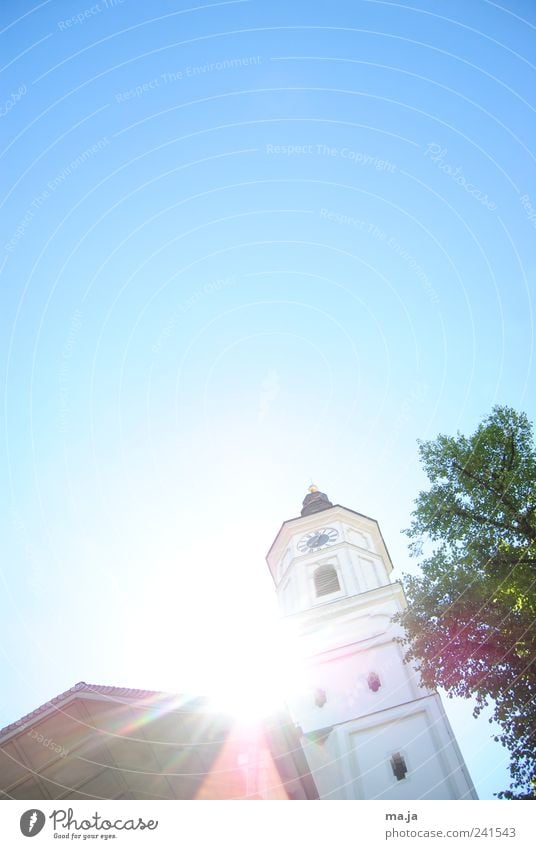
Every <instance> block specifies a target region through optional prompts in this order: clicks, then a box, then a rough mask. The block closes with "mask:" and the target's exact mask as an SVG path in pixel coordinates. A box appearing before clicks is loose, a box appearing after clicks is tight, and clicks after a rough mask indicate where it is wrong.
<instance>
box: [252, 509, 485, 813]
mask: <svg viewBox="0 0 536 849" xmlns="http://www.w3.org/2000/svg"><path fill="white" fill-rule="evenodd" d="M320 495H321V494H320ZM323 498H324V499H325V503H326V504H327V505H329V504H330V503H329V502H328V501H327V498H326V497H325V496H323ZM304 503H305V502H304ZM317 509H318V508H317ZM267 561H268V565H269V567H270V571H271V573H272V576H273V578H274V581H275V585H276V590H277V594H278V601H279V605H280V609H281V612H282V614H283V615H284V616H286V617H288V618H289V620H290V621H291V622H292V624H293V626H294V631H295V633H297V635H298V638H299V640H300V642H301V643H302V645H303V647H304V650H305V656H306V658H307V660H306V664H307V675H306V684H305V685H303V686H302V688H301V689H300V690H299V692H297V693H296V694H294V695H292V696H291V697H290V699H289V702H288V704H289V709H290V712H291V715H292V718H293V720H294V722H295V723H296V724H297V725H298V726H299V727H300V728H301V730H302V732H303V735H304V738H303V740H302V743H303V745H304V749H305V754H306V757H307V760H308V763H309V766H310V769H311V772H312V774H313V777H314V779H315V782H316V785H317V788H318V792H319V795H320V797H321V798H324V799H401V800H405V799H475V798H477V796H476V793H475V790H474V787H473V784H472V782H471V779H470V776H469V774H468V772H467V769H466V767H465V764H464V762H463V758H462V755H461V753H460V751H459V748H458V746H457V743H456V740H455V739H454V736H453V733H452V730H451V728H450V724H449V722H448V719H447V717H446V715H445V713H444V711H443V707H442V704H441V700H440V697H439V695H438V694H437V693H435V692H433V691H430V690H426V689H424V688H423V687H421V686H420V684H419V676H418V674H417V673H416V672H415V671H414V670H413V669H412V667H411V666H409V665H407V664H404V662H403V659H402V657H403V651H402V647H401V646H400V645H399V644H398V643H397V642H396V637H397V636H400V634H401V631H400V626H398V625H395V624H394V623H392V621H391V618H392V616H393V615H394V614H395V613H398V612H400V611H401V610H403V609H404V608H405V607H406V600H405V597H404V593H403V589H402V587H401V585H400V584H399V583H397V582H395V583H392V582H391V578H390V574H391V571H392V568H393V566H392V563H391V560H390V557H389V553H388V551H387V549H386V547H385V543H384V541H383V538H382V535H381V532H380V529H379V527H378V524H377V522H376V521H375V520H374V519H370V518H368V517H366V516H362V515H360V514H358V513H355V512H353V511H352V510H348V509H347V508H345V507H341V506H339V505H336V506H327V507H326V508H325V509H320V510H319V512H313V513H310V514H309V515H302V516H301V517H299V518H297V519H291V520H290V521H288V522H285V523H284V524H283V526H282V528H281V530H280V532H279V534H278V535H277V537H276V539H275V542H274V544H273V546H272V548H271V549H270V552H269V554H268V557H267Z"/></svg>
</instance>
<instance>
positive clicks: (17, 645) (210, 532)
mask: <svg viewBox="0 0 536 849" xmlns="http://www.w3.org/2000/svg"><path fill="white" fill-rule="evenodd" d="M0 19H1V25H0V30H1V33H0V37H1V39H2V42H1V43H2V61H3V68H2V80H3V86H2V96H1V100H0V129H1V146H2V165H3V168H2V175H3V176H2V179H3V192H2V202H1V214H2V242H1V245H0V253H1V256H0V269H1V283H2V285H1V288H0V346H1V348H0V386H1V389H2V400H3V410H2V429H1V440H0V446H1V447H0V458H1V465H0V468H1V475H2V487H1V499H2V503H1V509H0V522H1V528H0V533H1V539H2V561H1V567H2V569H1V579H2V591H1V597H0V651H1V655H0V658H1V660H0V668H1V682H2V683H1V689H0V724H6V723H8V722H11V721H13V720H14V719H16V718H18V717H19V716H20V715H21V714H23V713H25V712H27V711H29V710H32V709H33V708H34V707H35V706H36V705H38V704H40V703H42V702H43V701H46V700H47V699H49V698H51V697H52V696H54V695H56V694H57V693H58V692H61V691H63V690H64V689H67V688H68V687H70V686H72V685H73V684H74V683H75V682H77V681H79V680H86V681H88V682H92V683H100V684H114V685H118V686H130V687H135V688H143V689H167V690H172V691H177V692H182V691H185V690H190V691H196V690H199V689H204V688H207V687H209V686H210V684H211V682H213V680H214V677H215V676H217V674H218V673H219V674H220V675H221V674H222V672H221V670H222V669H223V670H224V669H225V668H226V666H225V664H226V663H228V664H234V670H235V671H234V673H233V674H234V675H237V674H238V675H240V674H242V676H243V677H245V678H246V680H248V676H249V674H250V673H249V672H243V673H237V672H236V668H237V667H240V664H241V663H242V664H243V665H245V667H246V669H247V667H248V664H249V666H252V665H253V664H254V661H253V657H254V653H255V652H257V651H258V652H261V651H267V648H268V647H269V644H270V641H271V637H268V636H267V635H269V634H271V631H270V629H271V622H272V620H273V618H274V615H275V605H274V598H273V589H272V585H271V579H270V578H269V575H268V570H267V567H266V564H265V562H264V556H265V554H266V551H267V550H268V548H269V546H270V544H271V542H272V540H273V537H274V536H275V534H276V532H277V530H278V528H279V526H280V524H281V522H282V521H283V520H284V519H287V518H290V517H293V516H296V515H297V514H298V513H299V509H300V506H301V501H302V498H303V497H304V495H305V491H306V488H307V486H308V484H309V483H310V481H311V478H312V479H314V481H315V482H316V483H317V484H318V485H319V486H320V488H321V489H322V490H324V491H326V492H327V493H328V495H329V497H330V498H331V500H332V501H333V502H335V503H341V504H344V505H346V506H348V507H350V508H352V509H355V510H358V511H360V512H363V513H365V514H367V515H370V516H373V517H375V518H377V519H378V521H379V522H380V526H381V528H382V531H383V534H384V537H385V539H386V542H387V545H388V547H389V549H390V551H391V554H392V556H393V560H394V562H395V566H396V570H395V573H394V577H395V578H399V577H400V576H401V575H402V573H403V572H404V571H407V570H409V569H414V568H416V566H415V564H414V563H413V562H412V561H410V560H409V558H408V553H407V542H406V538H405V537H404V536H403V534H402V533H401V531H402V529H403V528H404V527H407V526H408V524H409V516H410V512H411V509H412V503H413V501H414V499H415V497H416V495H417V493H418V491H419V489H420V488H421V487H422V486H423V485H424V483H425V481H424V478H423V475H422V472H421V471H420V468H419V464H418V458H417V446H416V440H417V439H418V438H423V439H426V438H432V437H434V436H435V435H436V434H437V433H438V432H447V433H455V432H456V430H458V429H459V430H461V431H465V432H469V431H471V430H472V429H473V428H474V427H475V426H476V424H477V422H478V421H479V420H480V419H481V418H482V417H483V416H484V415H486V414H487V413H488V412H489V411H490V409H491V407H492V406H493V405H494V404H497V403H500V404H504V403H506V404H510V405H512V406H514V407H516V408H517V409H520V410H525V411H526V412H527V413H528V414H529V416H530V417H531V418H532V419H536V404H535V396H534V363H533V353H534V345H533V332H534V315H533V294H534V269H535V260H536V240H535V238H534V235H535V227H536V184H535V168H534V163H535V157H534V153H533V147H534V131H535V112H534V91H535V90H536V73H535V71H536V68H535V65H534V54H535V51H534V45H535V37H536V6H535V5H534V3H533V2H530V0H504V2H502V3H494V2H488V0H471V2H469V3H467V2H458V0H448V2H447V0H443V2H442V0H410V2H406V0H402V2H383V1H382V2H380V0H351V2H350V0H349V2H341V0H333V2H325V3H310V2H307V3H305V2H294V3H289V2H273V1H272V0H270V2H262V0H244V2H242V0H239V1H238V2H220V3H218V2H216V3H206V4H203V3H202V2H199V3H197V2H194V0H192V2H191V3H190V2H182V0H180V1H179V0H153V2H151V3H141V2H134V0H122V2H121V0H98V2H94V3H93V4H92V3H91V2H89V0H75V2H66V0H65V2H62V1H61V0H45V2H35V3H34V2H27V0H4V2H2V4H1V7H0ZM531 60H532V61H531ZM446 707H447V709H448V712H449V715H450V717H451V719H452V722H453V724H454V728H455V731H456V734H457V736H458V739H459V741H460V745H461V748H462V750H463V753H464V755H465V757H466V759H467V762H468V765H469V768H470V771H471V773H472V775H473V778H474V780H475V783H476V785H477V789H478V791H479V793H480V795H481V797H483V798H490V797H491V796H492V793H493V791H496V790H500V789H502V788H503V787H504V786H505V784H506V782H507V779H506V777H505V770H504V764H505V759H506V758H505V753H504V750H502V748H501V747H500V746H498V745H495V744H490V742H489V735H490V731H491V727H490V726H489V725H488V724H487V723H486V722H485V721H480V722H478V723H476V722H474V721H473V720H472V719H471V718H470V715H471V707H472V706H471V705H470V704H467V703H463V704H461V705H460V704H453V703H451V702H449V701H446Z"/></svg>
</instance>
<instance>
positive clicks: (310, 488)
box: [309, 483, 318, 492]
mask: <svg viewBox="0 0 536 849" xmlns="http://www.w3.org/2000/svg"><path fill="white" fill-rule="evenodd" d="M309 492H318V487H317V486H315V485H314V483H312V484H311V486H310V487H309Z"/></svg>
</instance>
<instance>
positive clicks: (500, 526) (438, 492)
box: [399, 407, 536, 798]
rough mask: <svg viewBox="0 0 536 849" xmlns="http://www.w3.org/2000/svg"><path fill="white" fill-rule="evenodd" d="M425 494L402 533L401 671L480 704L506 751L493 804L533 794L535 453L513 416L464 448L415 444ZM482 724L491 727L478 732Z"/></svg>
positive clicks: (526, 427)
mask: <svg viewBox="0 0 536 849" xmlns="http://www.w3.org/2000/svg"><path fill="white" fill-rule="evenodd" d="M420 456H421V461H422V464H423V467H424V470H425V472H426V474H427V476H428V479H429V482H430V488H429V490H427V491H425V492H421V493H420V494H419V496H418V498H417V500H416V502H415V510H414V512H413V513H412V523H411V526H410V528H409V529H408V530H407V531H406V533H407V534H408V536H409V537H410V538H411V539H412V543H411V546H410V549H411V551H412V554H413V555H414V556H422V554H423V548H424V547H426V548H429V547H430V550H431V554H430V555H429V556H426V557H425V558H424V560H423V561H422V563H421V566H422V575H420V576H412V575H406V576H405V579H404V584H405V590H406V595H407V598H408V603H409V607H408V609H407V611H405V612H404V613H403V614H401V615H400V617H399V619H400V621H401V622H402V624H403V625H404V627H405V629H406V632H407V639H405V640H404V643H405V647H406V660H407V661H411V662H414V663H416V665H417V667H418V668H419V669H420V673H421V678H422V681H423V683H424V684H425V685H426V686H429V687H437V686H441V687H443V688H444V689H445V690H446V691H447V693H448V694H449V695H457V696H463V697H465V698H474V699H475V704H476V706H475V710H474V715H475V716H478V715H479V714H480V712H481V711H482V709H483V708H484V707H485V706H487V705H488V704H489V705H490V706H491V707H492V710H493V718H494V719H495V720H496V722H497V723H498V725H499V727H500V733H499V735H498V737H495V739H496V740H500V742H501V743H502V744H503V745H504V746H505V747H506V748H507V749H508V750H509V754H510V774H511V779H512V783H511V785H510V788H509V789H505V790H501V792H500V793H499V794H498V795H499V797H502V798H534V795H535V791H536V663H535V649H536V633H535V622H536V483H535V481H536V475H535V473H536V450H535V446H534V441H533V433H532V427H531V424H530V422H529V420H528V419H527V417H526V416H525V415H524V414H521V413H517V412H515V411H514V410H512V409H510V408H508V407H495V408H494V409H493V410H492V412H491V414H490V415H489V416H488V417H487V418H486V419H485V420H484V421H483V422H482V423H481V424H480V426H479V427H478V428H477V430H476V432H475V433H474V434H473V435H472V436H469V437H465V436H463V435H461V434H458V435H457V436H456V437H450V436H444V435H440V436H438V437H437V439H435V440H432V441H430V442H423V443H420ZM490 721H491V720H490Z"/></svg>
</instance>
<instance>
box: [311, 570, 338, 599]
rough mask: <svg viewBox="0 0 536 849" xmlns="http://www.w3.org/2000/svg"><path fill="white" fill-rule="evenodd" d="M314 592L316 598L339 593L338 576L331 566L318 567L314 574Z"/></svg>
mask: <svg viewBox="0 0 536 849" xmlns="http://www.w3.org/2000/svg"><path fill="white" fill-rule="evenodd" d="M314 579H315V592H316V595H317V597H318V596H321V595H330V593H337V592H339V590H340V588H341V585H340V584H339V576H338V575H337V571H336V570H335V569H334V568H333V566H319V567H318V569H317V570H316V571H315V574H314Z"/></svg>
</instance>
